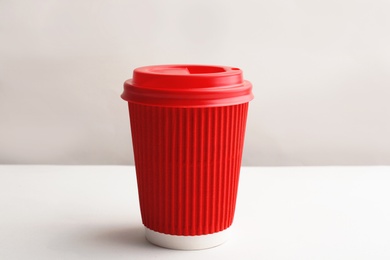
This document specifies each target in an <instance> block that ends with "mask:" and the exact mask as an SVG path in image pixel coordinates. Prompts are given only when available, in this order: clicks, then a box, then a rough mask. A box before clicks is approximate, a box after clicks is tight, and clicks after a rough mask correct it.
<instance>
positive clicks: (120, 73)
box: [0, 0, 390, 165]
mask: <svg viewBox="0 0 390 260" xmlns="http://www.w3.org/2000/svg"><path fill="white" fill-rule="evenodd" d="M389 13H390V2H389V1H380V0H370V1H368V0H367V1H353V0H344V1H339V0H337V1H336V0H328V1H319V0H295V1H281V0H275V1H248V0H244V1H226V0H224V1H212V0H207V1H206V0H203V1H200V0H196V1H182V0H168V1H158V0H143V1H135V0H133V1H108V0H106V1H96V0H95V1H92V0H83V1H61V0H41V1H29V0H28V1H27V0H16V1H10V0H2V1H0V163H3V164H4V163H16V164H19V163H38V164H46V163H48V164H129V163H133V159H132V151H131V141H130V133H129V120H128V114H127V107H126V103H125V102H124V101H122V100H121V99H120V98H119V95H120V93H121V92H122V84H123V81H124V80H126V79H128V78H131V75H132V70H133V69H134V68H135V67H138V66H143V65H151V64H169V63H199V64H221V65H230V66H236V67H240V68H241V69H243V71H244V73H245V78H246V79H248V80H250V81H251V82H252V83H253V85H254V94H255V100H254V101H253V102H251V104H250V114H249V118H248V125H247V136H246V144H245V153H244V158H243V163H244V165H329V164H333V165H334V164H339V165H345V164H357V165H360V164H389V163H390V138H389V133H390V121H389V120H390V102H389V97H390V88H389V86H390V48H389V46H390V34H389V32H390V16H389Z"/></svg>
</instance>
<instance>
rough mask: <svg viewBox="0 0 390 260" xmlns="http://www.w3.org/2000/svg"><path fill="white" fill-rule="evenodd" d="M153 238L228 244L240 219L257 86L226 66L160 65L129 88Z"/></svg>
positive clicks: (180, 245)
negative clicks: (245, 152) (240, 196)
mask: <svg viewBox="0 0 390 260" xmlns="http://www.w3.org/2000/svg"><path fill="white" fill-rule="evenodd" d="M122 98H123V99H124V100H126V101H128V106H129V112H130V123H131V132H132V140H133V149H134V160H135V167H136V174H137V184H138V194H139V202H140V209H141V216H142V221H143V224H144V225H145V227H146V238H147V239H148V240H149V241H150V242H151V243H153V244H156V245H159V246H162V247H167V248H174V249H187V250H191V249H203V248H209V247H214V246H217V245H219V244H222V243H223V242H225V241H226V239H227V233H228V229H229V227H230V226H231V224H232V222H233V217H234V211H235V205H236V197H237V188H238V179H239V173H240V167H241V158H242V150H243V144H244V134H245V126H246V119H247V111H248V102H249V101H250V100H252V99H253V95H252V86H251V84H250V83H249V82H248V81H245V80H243V76H242V71H241V70H240V69H237V68H232V67H225V66H204V65H160V66H148V67H141V68H137V69H135V70H134V73H133V79H130V80H127V81H126V82H125V84H124V92H123V94H122Z"/></svg>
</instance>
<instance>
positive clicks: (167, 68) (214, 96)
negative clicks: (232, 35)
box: [121, 65, 253, 107]
mask: <svg viewBox="0 0 390 260" xmlns="http://www.w3.org/2000/svg"><path fill="white" fill-rule="evenodd" d="M121 97H122V98H123V99H124V100H126V101H128V102H133V103H138V104H145V105H154V106H171V107H210V106H227V105H236V104H242V103H246V102H249V101H250V100H252V99H253V94H252V84H251V83H250V82H249V81H246V80H244V79H243V76H242V71H241V70H240V69H238V68H233V67H225V66H208V65H158V66H146V67H140V68H137V69H135V70H134V72H133V78H132V79H129V80H127V81H126V82H125V83H124V92H123V94H122V96H121Z"/></svg>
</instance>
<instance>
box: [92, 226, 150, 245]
mask: <svg viewBox="0 0 390 260" xmlns="http://www.w3.org/2000/svg"><path fill="white" fill-rule="evenodd" d="M89 241H91V242H93V243H94V244H98V245H99V246H101V247H116V248H117V247H123V248H135V247H136V248H155V246H153V245H151V244H150V243H149V242H148V241H147V240H146V238H145V229H144V227H143V226H131V227H122V228H121V227H117V228H106V229H102V230H95V232H93V233H92V234H89Z"/></svg>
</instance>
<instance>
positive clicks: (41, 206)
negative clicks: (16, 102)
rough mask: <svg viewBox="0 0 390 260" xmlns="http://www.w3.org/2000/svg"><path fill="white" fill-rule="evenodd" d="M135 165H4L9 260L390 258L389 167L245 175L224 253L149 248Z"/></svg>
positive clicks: (4, 240)
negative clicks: (141, 217) (139, 200)
mask: <svg viewBox="0 0 390 260" xmlns="http://www.w3.org/2000/svg"><path fill="white" fill-rule="evenodd" d="M137 196H138V195H137V189H136V179H135V171H134V167H131V166H29V165H26V166H12V165H8V166H7V165H3V166H0V259H4V260H13V259H18V260H19V259H39V260H45V259H50V260H54V259H110V260H113V259H137V260H138V259H186V260H189V259H272V260H278V259H289V260H290V259H299V260H302V259H310V260H313V259H326V260H329V259H332V260H334V259H343V260H345V259H354V260H358V259H370V260H378V259H390V167H385V166H382V167H380V166H376V167H274V168H272V167H243V168H242V171H241V178H240V187H239V194H238V201H237V208H236V216H235V220H234V223H233V226H232V236H231V238H230V240H229V241H228V242H226V243H225V244H223V245H221V246H219V247H215V248H212V249H207V250H200V251H175V250H169V249H163V248H159V247H156V246H153V245H151V244H149V243H148V242H147V241H146V240H145V238H144V229H143V226H142V224H141V219H140V212H139V208H138V197H137Z"/></svg>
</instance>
